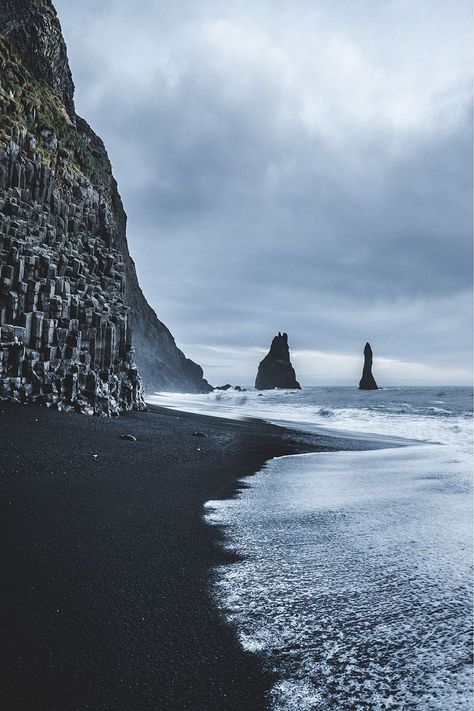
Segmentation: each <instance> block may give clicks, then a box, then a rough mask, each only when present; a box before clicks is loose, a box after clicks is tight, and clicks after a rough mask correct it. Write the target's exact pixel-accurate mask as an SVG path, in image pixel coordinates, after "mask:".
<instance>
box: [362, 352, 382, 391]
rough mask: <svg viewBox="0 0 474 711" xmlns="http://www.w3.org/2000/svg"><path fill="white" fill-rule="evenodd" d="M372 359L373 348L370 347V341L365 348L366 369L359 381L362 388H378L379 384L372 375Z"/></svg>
mask: <svg viewBox="0 0 474 711" xmlns="http://www.w3.org/2000/svg"><path fill="white" fill-rule="evenodd" d="M372 361H373V354H372V348H371V347H370V343H366V344H365V348H364V369H363V371H362V378H361V379H360V382H359V389H360V390H378V385H377V383H376V382H375V378H374V376H373V375H372Z"/></svg>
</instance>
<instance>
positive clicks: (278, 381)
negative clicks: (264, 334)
mask: <svg viewBox="0 0 474 711" xmlns="http://www.w3.org/2000/svg"><path fill="white" fill-rule="evenodd" d="M255 387H256V389H257V390H273V389H275V388H280V389H288V390H301V386H300V384H299V383H298V381H297V380H296V373H295V370H294V368H293V366H292V365H291V361H290V350H289V348H288V335H287V334H286V333H283V334H281V333H279V334H278V336H275V338H274V339H273V341H272V345H271V347H270V351H269V352H268V354H267V355H266V356H265V358H264V359H263V360H262V361H261V363H260V365H259V366H258V373H257V378H256V380H255Z"/></svg>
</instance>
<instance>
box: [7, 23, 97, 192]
mask: <svg viewBox="0 0 474 711" xmlns="http://www.w3.org/2000/svg"><path fill="white" fill-rule="evenodd" d="M16 127H19V128H20V129H25V130H26V131H28V133H30V134H31V135H33V136H34V138H35V139H36V149H35V150H36V152H37V153H38V154H39V156H40V157H41V159H42V160H43V161H44V162H45V163H46V164H48V165H50V166H53V165H54V166H55V167H56V169H57V171H58V174H60V173H61V172H62V169H64V168H68V169H69V170H72V171H73V172H76V173H81V174H82V175H84V176H85V177H86V178H87V179H88V180H90V182H91V183H92V184H93V185H94V186H100V187H108V185H109V182H110V177H111V176H110V164H109V162H108V159H107V155H106V154H105V152H103V151H101V150H98V149H97V148H96V147H94V146H93V145H91V141H90V138H89V137H88V136H87V135H86V134H84V133H83V132H81V131H79V130H78V129H77V127H76V126H75V125H74V124H73V122H72V120H71V118H70V117H69V115H68V113H67V111H66V108H65V107H64V104H63V103H62V101H61V99H60V98H59V97H58V96H57V95H56V94H55V93H54V92H53V91H52V90H51V89H50V88H49V87H48V86H46V85H45V84H42V83H41V82H39V81H37V80H36V79H34V78H33V77H32V76H31V74H30V73H29V72H28V71H27V70H26V69H25V67H24V65H23V64H22V62H21V60H20V59H19V57H18V55H17V54H16V53H15V51H14V50H13V49H12V48H11V46H10V45H9V43H8V41H7V40H6V39H5V38H4V37H2V36H1V35H0V147H3V148H7V147H8V146H9V144H10V141H11V139H12V133H13V131H14V129H15V128H16ZM51 133H53V134H54V135H55V137H56V139H57V146H56V145H55V142H54V141H51V140H50V134H51ZM58 187H61V186H60V184H59V185H58Z"/></svg>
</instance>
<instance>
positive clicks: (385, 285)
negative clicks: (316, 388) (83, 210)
mask: <svg viewBox="0 0 474 711" xmlns="http://www.w3.org/2000/svg"><path fill="white" fill-rule="evenodd" d="M55 4H56V7H57V10H58V13H59V16H60V19H61V22H62V25H63V30H64V34H65V37H66V41H67V44H68V48H69V56H70V61H71V66H72V71H73V75H74V79H75V83H76V108H77V111H78V113H80V114H82V115H83V116H84V117H85V118H86V119H87V120H88V121H89V123H91V125H92V126H93V128H94V129H95V130H96V131H97V133H99V135H100V136H101V137H102V138H103V139H104V141H105V143H106V146H107V148H108V151H109V154H110V158H111V160H112V163H113V166H114V171H115V175H116V177H117V179H118V182H119V188H120V192H121V195H122V198H123V200H124V204H125V209H126V211H127V213H128V218H129V223H128V225H129V227H128V241H129V245H130V250H131V253H132V256H133V258H134V259H135V261H136V264H137V269H138V274H139V278H140V282H141V285H142V287H143V289H144V292H145V294H146V296H147V298H148V300H149V302H150V303H151V305H152V306H153V307H154V308H155V309H156V311H157V313H158V316H159V317H160V318H161V320H163V321H164V322H165V323H166V325H167V326H168V327H169V328H170V329H171V331H172V333H173V334H174V336H175V338H176V340H177V342H178V345H179V346H180V347H181V348H182V349H183V350H184V351H185V352H186V354H187V355H188V356H190V357H192V358H193V359H194V360H196V361H198V362H199V363H200V364H201V365H202V366H203V367H204V369H205V374H206V376H207V377H208V379H209V380H210V381H211V382H212V383H214V384H220V383H223V382H232V383H242V384H247V383H250V382H251V381H252V380H253V378H254V377H255V372H256V367H257V365H258V361H259V360H260V359H261V357H262V354H263V352H264V351H265V350H266V349H267V347H268V345H269V343H270V341H271V339H272V337H273V336H274V335H275V333H277V332H278V331H279V330H282V331H283V330H285V331H287V332H288V333H289V339H290V347H291V349H292V357H293V361H294V364H295V367H296V370H297V375H298V378H299V380H300V381H301V382H302V384H303V385H304V384H307V385H310V384H326V383H329V384H331V383H348V382H354V380H358V378H359V377H360V368H361V357H362V355H361V354H362V350H363V347H364V344H365V342H366V340H369V341H370V342H371V343H372V346H373V349H374V354H375V375H376V377H377V380H379V381H380V383H381V384H384V383H385V384H394V383H411V382H413V383H415V382H416V383H432V382H433V383H446V384H449V383H453V384H456V383H466V382H468V381H469V369H470V364H471V343H472V340H471V285H472V274H471V268H472V262H471V234H472V228H471V217H472V211H471V190H472V180H471V158H472V147H471V120H472V118H471V108H472V107H471V75H470V72H471V69H470V67H471V56H470V51H471V44H472V37H471V2H470V0H455V1H454V2H449V3H447V2H446V1H445V0H312V1H311V2H310V1H309V0H272V2H270V1H269V0H220V1H219V2H218V1H217V0H174V1H173V2H172V3H170V2H169V0H167V1H166V2H164V0H142V1H141V2H140V3H135V2H130V0H101V1H100V2H98V1H97V0H81V2H80V3H78V2H76V1H75V0H56V2H55Z"/></svg>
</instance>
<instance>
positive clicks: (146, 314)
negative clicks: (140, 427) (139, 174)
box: [0, 0, 211, 414]
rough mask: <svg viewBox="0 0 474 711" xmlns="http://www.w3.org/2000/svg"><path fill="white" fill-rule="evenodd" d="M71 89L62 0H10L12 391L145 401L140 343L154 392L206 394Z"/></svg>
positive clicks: (5, 187)
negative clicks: (136, 249) (157, 298)
mask: <svg viewBox="0 0 474 711" xmlns="http://www.w3.org/2000/svg"><path fill="white" fill-rule="evenodd" d="M73 96H74V85H73V83H72V78H71V73H70V70H69V65H68V62H67V53H66V47H65V44H64V40H63V38H62V34H61V28H60V25H59V21H58V18H57V15H56V11H55V10H54V7H53V6H52V4H51V2H50V0H0V275H1V279H0V328H1V331H0V337H1V341H0V344H1V345H0V361H1V365H0V378H1V379H2V381H1V383H0V390H1V391H2V392H3V394H4V395H12V394H13V395H14V396H16V397H18V398H20V399H30V398H33V399H34V398H36V399H40V400H45V401H46V402H47V403H50V404H55V405H57V406H59V407H61V406H63V405H62V404H61V403H63V404H65V406H69V407H75V408H76V409H80V410H85V411H91V410H92V411H96V412H105V414H111V413H115V412H118V411H120V410H121V409H129V408H133V407H135V408H141V407H144V401H143V388H142V385H141V380H140V377H139V376H138V373H137V366H136V365H135V364H134V362H133V354H134V350H133V347H135V350H136V361H137V364H138V369H139V370H140V373H141V374H142V375H143V376H144V377H145V380H146V383H147V388H148V390H154V389H162V390H182V391H188V392H204V391H208V390H210V389H211V388H210V386H209V385H208V383H207V382H206V381H205V380H203V374H202V369H201V368H200V367H199V366H198V365H196V364H195V363H193V362H192V361H190V360H188V359H187V358H185V356H184V355H183V353H182V352H181V351H180V350H179V349H178V348H177V347H176V344H175V342H174V339H173V337H172V335H171V333H170V332H169V331H168V329H167V328H166V327H165V326H164V325H163V324H162V323H161V322H160V321H159V320H158V319H157V317H156V314H155V313H154V311H153V310H152V309H151V307H150V306H149V305H148V303H147V302H146V299H145V297H144V295H143V293H142V291H141V289H140V287H139V285H138V280H137V275H136V271H135V266H134V263H133V261H132V259H131V258H130V254H129V251H128V245H127V240H126V215H125V212H124V210H123V206H122V202H121V199H120V196H119V194H118V190H117V184H116V182H115V180H114V178H113V175H112V169H111V166H110V162H109V159H108V156H107V152H106V150H105V148H104V145H103V143H102V141H101V140H100V139H99V138H98V137H97V136H96V135H95V133H94V132H93V131H92V129H91V128H90V127H89V126H88V124H87V123H86V122H85V121H84V120H83V119H81V118H80V117H78V116H77V115H76V114H75V110H74V101H73ZM132 333H133V339H132ZM15 335H16V336H18V337H19V338H20V340H22V341H23V342H24V345H25V353H24V359H23V361H22V364H21V369H20V370H21V372H19V373H18V376H17V374H16V373H12V367H11V364H10V366H9V357H8V350H9V348H10V346H9V344H10V343H11V341H12V338H13V337H14V336H15ZM132 343H133V347H132ZM10 350H11V349H10Z"/></svg>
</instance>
